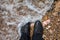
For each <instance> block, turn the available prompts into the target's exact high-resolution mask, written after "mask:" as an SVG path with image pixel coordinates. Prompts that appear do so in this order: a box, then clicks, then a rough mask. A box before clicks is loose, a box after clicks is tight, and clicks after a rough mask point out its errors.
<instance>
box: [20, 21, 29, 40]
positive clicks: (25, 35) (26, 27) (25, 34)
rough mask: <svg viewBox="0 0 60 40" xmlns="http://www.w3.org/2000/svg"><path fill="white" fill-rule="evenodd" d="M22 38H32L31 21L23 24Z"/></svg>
mask: <svg viewBox="0 0 60 40" xmlns="http://www.w3.org/2000/svg"><path fill="white" fill-rule="evenodd" d="M20 40H30V22H28V23H27V24H25V25H24V26H22V28H21V38H20Z"/></svg>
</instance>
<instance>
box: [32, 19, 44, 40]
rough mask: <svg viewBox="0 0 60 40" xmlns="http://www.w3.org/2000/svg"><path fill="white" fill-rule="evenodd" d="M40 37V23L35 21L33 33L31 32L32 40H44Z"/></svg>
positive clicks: (41, 32) (41, 33)
mask: <svg viewBox="0 0 60 40" xmlns="http://www.w3.org/2000/svg"><path fill="white" fill-rule="evenodd" d="M42 35H43V26H42V23H41V22H40V21H39V20H37V21H36V22H35V25H34V32H33V37H32V40H44V39H43V38H42Z"/></svg>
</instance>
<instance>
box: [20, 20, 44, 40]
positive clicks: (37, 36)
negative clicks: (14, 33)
mask: <svg viewBox="0 0 60 40" xmlns="http://www.w3.org/2000/svg"><path fill="white" fill-rule="evenodd" d="M30 24H31V23H30V22H28V23H27V24H25V25H24V26H22V28H21V38H20V40H31V39H30ZM42 35H43V27H42V23H41V22H40V21H39V20H37V21H36V22H35V24H34V31H33V36H32V40H43V38H42Z"/></svg>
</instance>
